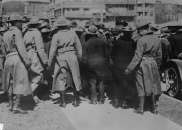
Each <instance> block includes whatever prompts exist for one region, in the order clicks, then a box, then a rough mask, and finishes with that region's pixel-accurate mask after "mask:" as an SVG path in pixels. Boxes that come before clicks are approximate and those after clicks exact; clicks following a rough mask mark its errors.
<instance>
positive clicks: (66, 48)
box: [49, 30, 82, 91]
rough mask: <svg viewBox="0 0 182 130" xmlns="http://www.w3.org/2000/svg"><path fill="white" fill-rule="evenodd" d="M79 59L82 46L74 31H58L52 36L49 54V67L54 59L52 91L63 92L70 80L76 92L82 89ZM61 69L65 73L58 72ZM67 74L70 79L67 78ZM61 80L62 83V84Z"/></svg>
mask: <svg viewBox="0 0 182 130" xmlns="http://www.w3.org/2000/svg"><path fill="white" fill-rule="evenodd" d="M81 57H82V45H81V43H80V40H79V38H78V36H77V34H76V33H75V32H74V31H72V30H60V31H58V32H57V33H56V34H54V36H53V39H52V43H51V48H50V53H49V66H51V64H52V63H53V61H54V59H56V63H55V66H54V67H55V69H54V75H53V86H52V90H53V91H62V90H65V89H66V86H67V87H68V86H70V84H71V83H70V82H71V80H73V85H74V86H75V87H76V90H77V91H79V90H80V89H81V88H82V87H81V79H80V68H79V62H78V59H81ZM62 68H64V69H66V73H63V72H61V71H60V70H61V69H62ZM69 73H70V76H71V78H70V77H69ZM65 78H66V81H65ZM63 80H64V82H62V81H63ZM65 82H66V83H65Z"/></svg>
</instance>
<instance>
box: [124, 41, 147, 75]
mask: <svg viewBox="0 0 182 130" xmlns="http://www.w3.org/2000/svg"><path fill="white" fill-rule="evenodd" d="M143 53H144V41H143V40H142V39H140V40H138V42H137V48H136V50H135V55H134V57H133V59H132V61H131V62H130V64H129V65H128V67H127V69H128V70H129V71H130V72H131V71H133V70H134V69H135V68H136V66H137V65H138V64H139V63H140V62H141V60H142V57H143Z"/></svg>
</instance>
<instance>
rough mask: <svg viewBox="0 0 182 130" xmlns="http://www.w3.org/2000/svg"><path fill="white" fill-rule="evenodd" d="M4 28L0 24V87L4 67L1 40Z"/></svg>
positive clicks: (3, 51) (0, 86)
mask: <svg viewBox="0 0 182 130" xmlns="http://www.w3.org/2000/svg"><path fill="white" fill-rule="evenodd" d="M5 31H7V30H6V28H5V27H4V26H3V25H1V27H0V88H2V75H3V68H4V61H5V56H6V52H5V48H4V41H3V35H4V33H5Z"/></svg>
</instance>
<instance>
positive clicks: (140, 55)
mask: <svg viewBox="0 0 182 130" xmlns="http://www.w3.org/2000/svg"><path fill="white" fill-rule="evenodd" d="M161 59H162V49H161V40H160V39H159V38H158V37H157V36H155V35H153V34H148V35H145V36H143V37H142V38H140V39H139V40H138V42H137V48H136V51H135V55H134V57H133V59H132V61H131V63H130V64H129V66H128V67H127V69H128V70H129V71H133V70H134V69H136V86H137V90H138V95H139V96H145V95H146V96H150V95H151V94H154V95H160V94H161V84H160V74H159V69H158V66H159V65H160V62H161Z"/></svg>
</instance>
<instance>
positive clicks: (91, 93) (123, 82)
mask: <svg viewBox="0 0 182 130" xmlns="http://www.w3.org/2000/svg"><path fill="white" fill-rule="evenodd" d="M70 23H71V24H70ZM5 24H6V25H8V28H7V29H4V28H3V27H2V28H1V30H0V34H1V35H0V44H1V48H0V49H1V50H0V53H1V56H0V67H1V68H0V69H1V70H2V73H1V75H2V88H3V91H4V92H5V93H6V94H7V95H8V98H9V107H10V110H11V111H14V112H17V111H21V108H20V107H19V106H20V99H21V98H23V96H27V95H32V97H33V99H34V101H35V102H36V103H39V102H40V97H39V96H38V90H39V89H38V88H39V87H41V84H46V85H47V86H48V87H47V89H50V93H51V94H54V93H58V94H59V95H60V100H59V103H60V106H62V107H66V101H65V96H66V90H67V89H68V88H72V89H71V90H72V92H73V95H74V99H73V105H74V106H78V105H79V103H80V96H85V97H88V98H89V100H90V103H91V104H97V103H100V104H103V103H104V100H105V98H106V96H108V97H109V98H110V99H111V100H112V104H113V106H114V107H116V108H118V107H123V108H127V107H128V103H127V99H128V97H130V98H131V97H132V95H133V91H135V90H133V89H134V88H136V90H137V93H138V97H139V105H138V108H137V109H136V112H137V113H141V114H143V112H144V102H145V97H146V96H151V97H152V101H153V102H152V105H151V108H152V109H151V110H152V112H153V113H155V114H156V113H157V106H158V100H159V96H160V94H161V86H160V74H159V66H160V63H161V58H162V48H161V39H160V38H159V36H158V35H156V34H155V32H156V30H155V29H152V28H151V26H150V24H146V25H143V26H140V27H137V29H136V30H132V29H131V28H130V27H129V26H128V25H127V23H124V24H123V27H122V28H120V29H119V30H117V29H115V30H112V29H107V28H104V26H103V25H94V24H90V25H85V27H84V28H80V27H78V26H77V24H76V22H70V21H68V20H67V19H65V18H63V17H61V18H58V19H57V20H56V21H55V23H54V26H52V27H50V24H49V20H48V19H41V18H36V17H33V18H32V19H30V20H28V21H24V20H23V18H22V17H21V16H19V15H11V16H10V18H9V20H8V21H6V23H5ZM115 33H116V34H115ZM105 93H107V95H106V94H105Z"/></svg>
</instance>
